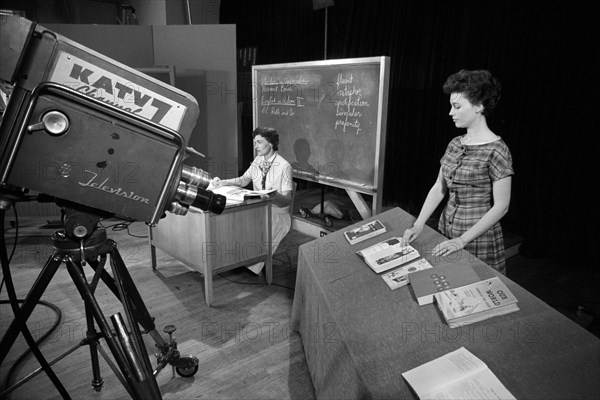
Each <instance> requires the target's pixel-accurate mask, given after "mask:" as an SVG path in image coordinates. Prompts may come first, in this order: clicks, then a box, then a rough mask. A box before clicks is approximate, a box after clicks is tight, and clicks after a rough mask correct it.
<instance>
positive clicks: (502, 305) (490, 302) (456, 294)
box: [434, 277, 519, 328]
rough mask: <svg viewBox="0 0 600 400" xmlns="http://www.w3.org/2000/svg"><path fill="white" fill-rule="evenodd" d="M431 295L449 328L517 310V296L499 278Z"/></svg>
mask: <svg viewBox="0 0 600 400" xmlns="http://www.w3.org/2000/svg"><path fill="white" fill-rule="evenodd" d="M434 296H435V301H436V303H437V305H438V307H439V309H440V311H441V312H442V315H443V316H444V319H445V320H446V322H447V323H448V326H449V327H450V328H455V327H457V326H462V325H468V324H472V323H474V322H478V321H483V320H486V319H488V318H492V317H495V316H498V315H504V314H508V313H511V312H515V311H518V310H519V307H518V306H517V299H516V298H515V296H514V295H513V294H512V293H511V291H510V290H508V288H507V287H506V285H505V284H504V283H503V282H502V281H501V280H500V278H498V277H494V278H490V279H486V280H484V281H481V282H476V283H473V284H470V285H467V286H462V287H459V288H456V289H450V290H447V291H445V292H441V293H436V294H435V295H434Z"/></svg>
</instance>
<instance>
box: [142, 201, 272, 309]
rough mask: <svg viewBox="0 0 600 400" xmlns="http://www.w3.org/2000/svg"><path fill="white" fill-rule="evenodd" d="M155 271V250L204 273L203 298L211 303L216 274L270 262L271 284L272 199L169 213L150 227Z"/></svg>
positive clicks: (267, 278) (268, 280) (268, 269)
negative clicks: (217, 209) (216, 210)
mask: <svg viewBox="0 0 600 400" xmlns="http://www.w3.org/2000/svg"><path fill="white" fill-rule="evenodd" d="M148 237H149V241H150V252H151V259H152V268H153V269H155V268H156V248H159V249H161V250H162V251H164V252H165V253H167V254H169V255H171V256H172V257H174V258H176V259H177V260H179V261H181V262H183V263H184V264H186V265H188V266H189V267H191V268H193V269H195V270H198V271H199V272H201V273H202V275H204V297H205V300H206V304H207V305H208V306H210V305H211V303H212V298H213V288H212V279H213V274H215V273H219V272H223V271H227V270H229V269H233V268H237V267H240V266H244V265H252V264H253V263H255V262H257V261H264V262H265V275H266V280H267V284H271V281H272V276H273V272H272V271H273V270H272V259H271V256H272V254H271V242H272V240H271V201H270V200H255V201H252V202H248V203H244V204H235V205H231V206H227V207H226V208H225V210H224V211H223V213H222V214H220V215H217V214H213V213H209V212H204V211H202V210H200V209H197V208H192V207H190V210H189V211H188V213H187V214H186V215H184V216H181V215H174V214H171V213H167V216H166V217H165V218H163V219H161V220H160V221H159V222H158V224H157V225H156V226H155V227H150V228H148Z"/></svg>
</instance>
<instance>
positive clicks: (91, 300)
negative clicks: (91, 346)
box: [66, 258, 144, 399]
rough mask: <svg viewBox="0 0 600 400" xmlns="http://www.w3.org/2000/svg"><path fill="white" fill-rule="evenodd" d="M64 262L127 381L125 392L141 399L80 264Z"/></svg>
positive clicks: (127, 365) (132, 376) (121, 351)
mask: <svg viewBox="0 0 600 400" xmlns="http://www.w3.org/2000/svg"><path fill="white" fill-rule="evenodd" d="M66 264H67V270H68V271H69V275H71V279H72V280H73V283H75V286H76V287H77V290H78V291H79V294H81V297H83V300H84V301H85V303H86V304H87V305H88V307H89V310H90V311H91V312H92V314H93V316H94V319H95V320H96V323H97V324H98V327H99V329H100V331H101V332H102V333H103V335H104V338H105V340H106V343H107V344H108V347H109V348H110V350H111V352H112V354H113V356H114V358H115V361H116V362H117V365H118V366H119V368H120V370H121V372H122V373H123V379H124V382H127V383H128V385H124V386H125V389H126V390H127V392H129V395H130V396H131V397H132V398H134V399H143V398H144V397H143V396H142V395H141V393H139V392H138V391H137V390H136V386H137V385H135V378H134V375H133V373H132V370H131V368H130V366H129V364H128V363H127V359H126V358H125V355H124V354H123V350H122V349H121V347H120V345H119V341H118V340H117V338H116V337H115V335H114V334H113V332H112V331H111V329H110V326H109V324H108V321H107V320H106V318H105V317H104V314H103V313H102V310H101V309H100V305H99V304H98V302H97V301H96V298H95V297H94V295H93V293H92V292H91V290H90V288H89V286H88V284H87V280H86V278H85V275H84V274H83V270H82V268H81V264H76V263H75V262H74V261H73V260H72V259H70V258H69V259H68V260H67V261H66Z"/></svg>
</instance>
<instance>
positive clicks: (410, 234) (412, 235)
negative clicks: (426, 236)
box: [402, 225, 423, 244]
mask: <svg viewBox="0 0 600 400" xmlns="http://www.w3.org/2000/svg"><path fill="white" fill-rule="evenodd" d="M421 231H423V227H422V226H420V225H413V227H412V228H408V229H407V230H405V231H404V235H403V236H402V240H403V241H404V243H406V244H408V243H410V242H412V241H413V240H415V239H416V238H417V237H418V236H419V235H420V234H421Z"/></svg>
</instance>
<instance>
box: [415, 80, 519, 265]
mask: <svg viewBox="0 0 600 400" xmlns="http://www.w3.org/2000/svg"><path fill="white" fill-rule="evenodd" d="M443 90H444V93H445V94H448V95H450V117H452V120H453V121H454V125H456V127H457V128H463V129H466V130H467V131H466V133H465V134H464V135H461V136H457V137H455V138H454V139H452V140H451V141H450V143H449V144H448V147H447V148H446V152H445V153H444V156H443V157H442V159H441V161H440V164H441V167H440V170H439V173H438V177H437V180H436V181H435V183H434V184H433V186H432V187H431V189H430V190H429V193H428V194H427V198H426V199H425V202H424V203H423V207H422V208H421V212H420V213H419V216H418V218H417V220H416V221H415V223H414V225H413V226H412V228H409V229H407V230H406V231H405V232H404V240H406V241H408V242H412V241H413V240H415V239H416V238H417V236H419V234H420V233H421V231H422V230H423V227H424V226H425V222H426V221H427V220H428V219H429V217H430V216H431V214H433V212H434V211H435V210H436V208H437V207H438V205H439V204H440V202H441V201H442V200H443V199H444V198H445V196H446V194H448V202H447V203H446V206H445V208H444V211H443V212H442V214H441V216H440V220H439V224H438V229H439V231H440V232H441V233H442V234H443V235H444V236H446V237H447V238H449V240H445V241H443V242H442V243H440V244H438V245H437V246H435V247H434V249H433V252H432V255H434V256H444V255H447V254H450V253H452V252H454V251H458V250H460V249H463V248H464V249H466V250H467V251H469V252H470V253H471V254H473V255H475V256H476V257H477V258H479V259H480V260H482V261H483V262H485V263H486V264H488V265H489V266H491V267H492V268H494V269H496V270H497V271H498V272H500V273H502V274H506V263H505V257H504V240H503V237H502V228H501V227H500V219H501V218H502V217H503V216H504V215H505V214H506V213H507V211H508V207H509V204H510V192H511V180H512V175H513V174H514V171H513V166H512V156H511V154H510V150H509V149H508V147H507V145H506V143H504V141H503V140H502V138H501V137H500V136H498V135H496V134H495V133H494V132H492V131H491V130H490V128H489V127H488V125H487V120H486V118H487V117H488V116H489V115H490V113H491V112H492V110H493V109H494V107H495V106H496V104H497V103H498V100H499V99H500V82H498V80H497V79H496V78H495V77H493V76H492V74H491V73H490V72H489V71H486V70H477V71H468V70H464V69H463V70H460V71H459V72H457V73H455V74H453V75H450V76H449V77H448V79H447V80H446V82H445V83H444V86H443Z"/></svg>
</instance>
